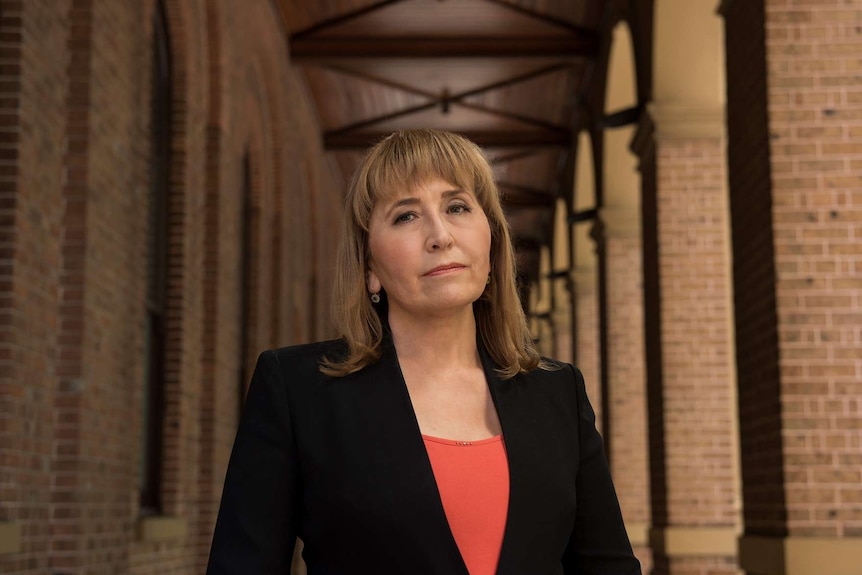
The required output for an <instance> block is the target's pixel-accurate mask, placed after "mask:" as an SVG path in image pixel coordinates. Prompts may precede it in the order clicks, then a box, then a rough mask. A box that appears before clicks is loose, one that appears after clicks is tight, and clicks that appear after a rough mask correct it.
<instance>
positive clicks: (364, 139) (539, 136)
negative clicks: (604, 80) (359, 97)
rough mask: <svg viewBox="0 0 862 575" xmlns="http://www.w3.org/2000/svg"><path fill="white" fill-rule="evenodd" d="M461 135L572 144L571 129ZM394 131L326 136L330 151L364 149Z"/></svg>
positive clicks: (524, 143) (515, 143)
mask: <svg viewBox="0 0 862 575" xmlns="http://www.w3.org/2000/svg"><path fill="white" fill-rule="evenodd" d="M459 132H460V133H461V134H462V135H464V136H465V137H467V138H468V139H470V140H472V141H473V142H475V143H476V144H478V145H479V146H482V147H486V148H568V147H569V146H570V145H571V132H570V131H569V130H568V129H565V130H560V131H554V132H550V131H546V130H533V131H505V130H495V131H470V130H460V131H459ZM390 133H391V132H386V131H381V132H346V133H339V134H329V133H326V134H324V135H323V144H324V146H325V148H326V149H327V150H330V151H333V150H364V149H367V148H368V147H369V146H371V145H373V144H375V143H376V142H379V141H380V140H382V139H383V138H385V137H386V136H388V135H389V134H390Z"/></svg>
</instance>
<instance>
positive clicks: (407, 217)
mask: <svg viewBox="0 0 862 575" xmlns="http://www.w3.org/2000/svg"><path fill="white" fill-rule="evenodd" d="M415 218H416V213H415V212H404V213H403V214H399V215H397V216H396V217H395V222H394V223H396V224H405V223H407V222H412V221H413V220H414V219H415Z"/></svg>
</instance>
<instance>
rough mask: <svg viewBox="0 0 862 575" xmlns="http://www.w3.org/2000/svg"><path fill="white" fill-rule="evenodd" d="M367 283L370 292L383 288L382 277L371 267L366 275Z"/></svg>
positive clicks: (376, 291)
mask: <svg viewBox="0 0 862 575" xmlns="http://www.w3.org/2000/svg"><path fill="white" fill-rule="evenodd" d="M365 284H366V285H367V286H368V293H379V292H380V290H381V289H383V285H381V283H380V278H378V277H377V274H376V273H374V270H371V269H369V270H368V273H367V274H366V277H365Z"/></svg>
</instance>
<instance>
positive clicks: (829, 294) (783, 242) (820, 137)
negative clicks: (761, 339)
mask: <svg viewBox="0 0 862 575" xmlns="http://www.w3.org/2000/svg"><path fill="white" fill-rule="evenodd" d="M765 6H766V11H765V23H766V61H767V63H768V78H767V86H768V89H767V98H768V106H769V131H770V136H771V138H770V151H771V155H770V167H771V171H772V180H773V191H772V220H773V230H774V236H773V241H774V251H775V270H776V281H777V283H776V288H775V289H776V305H777V320H778V322H777V324H778V329H777V334H778V346H779V350H780V351H779V362H778V367H779V373H780V377H781V396H780V401H781V410H782V440H783V446H784V470H785V493H786V501H787V532H788V533H789V534H790V535H799V536H819V537H849V536H855V537H858V536H862V456H860V448H862V403H860V400H859V397H860V394H862V384H860V381H862V352H860V350H862V329H860V325H862V279H860V277H862V274H860V271H862V241H860V240H861V239H862V232H860V230H862V192H860V189H862V143H860V141H862V77H860V75H859V70H860V60H859V54H860V51H862V34H860V28H859V25H860V21H862V6H860V5H859V3H854V2H841V1H838V0H808V1H806V2H802V1H799V0H796V1H776V0H767V1H766V3H765Z"/></svg>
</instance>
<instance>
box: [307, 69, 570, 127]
mask: <svg viewBox="0 0 862 575" xmlns="http://www.w3.org/2000/svg"><path fill="white" fill-rule="evenodd" d="M571 66H572V64H571V63H560V62H558V63H555V64H551V65H548V66H543V67H541V68H538V69H536V70H531V71H529V72H525V73H523V74H518V75H516V76H512V77H510V78H506V79H504V80H500V81H498V82H492V83H490V84H486V85H484V86H481V87H479V88H474V89H471V90H465V91H463V92H459V93H457V94H453V95H448V94H443V95H438V94H433V93H431V92H428V91H427V90H422V89H420V88H416V87H414V86H409V85H406V84H401V83H399V82H394V81H391V80H388V79H385V78H379V77H377V76H374V75H371V74H366V73H362V72H358V71H356V70H352V69H350V68H344V67H340V66H333V65H326V66H324V67H325V68H327V69H329V70H332V71H335V72H338V73H342V74H346V75H350V76H355V77H358V78H361V79H363V80H366V81H371V82H376V83H379V84H381V85H384V86H387V87H390V88H394V89H397V90H402V91H404V92H408V93H411V94H414V95H417V96H422V97H425V98H430V99H431V100H432V101H431V102H426V103H424V104H419V105H416V106H411V107H409V108H404V109H402V110H397V111H395V112H391V113H388V114H382V115H380V116H376V117H373V118H368V119H366V120H361V121H358V122H354V123H352V124H348V125H346V126H342V127H340V128H335V129H333V130H329V131H327V134H328V135H335V134H342V133H346V132H350V131H354V130H359V129H362V128H368V127H370V126H374V125H377V124H381V123H383V122H387V121H389V120H394V119H396V118H401V117H404V116H409V115H411V114H416V113H419V112H424V111H426V110H430V109H432V108H435V107H437V106H440V107H441V108H443V110H444V111H445V110H447V109H448V106H450V105H453V104H454V105H459V106H461V107H464V108H467V109H470V110H475V111H479V112H483V113H486V114H492V115H494V116H497V117H501V118H505V119H508V120H514V121H517V122H521V123H524V124H527V125H531V126H534V127H537V128H542V129H545V130H549V131H557V130H559V131H561V133H565V134H568V131H567V130H566V128H564V127H562V126H559V125H556V124H553V123H551V122H545V121H542V120H538V119H536V118H531V117H529V116H523V115H521V114H516V113H514V112H506V111H504V110H497V109H494V108H489V107H487V106H484V105H481V104H476V103H469V102H464V101H463V100H464V99H465V98H468V97H471V96H476V95H479V94H482V93H486V92H491V91H494V90H499V89H502V88H506V87H509V86H512V85H514V84H519V83H522V82H526V81H528V80H532V79H534V78H538V77H541V76H544V75H547V74H551V73H555V72H559V71H561V70H566V69H569V68H571Z"/></svg>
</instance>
